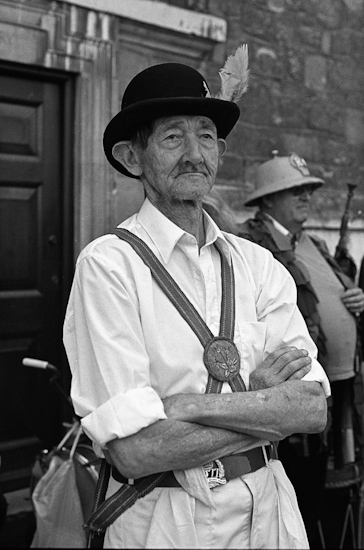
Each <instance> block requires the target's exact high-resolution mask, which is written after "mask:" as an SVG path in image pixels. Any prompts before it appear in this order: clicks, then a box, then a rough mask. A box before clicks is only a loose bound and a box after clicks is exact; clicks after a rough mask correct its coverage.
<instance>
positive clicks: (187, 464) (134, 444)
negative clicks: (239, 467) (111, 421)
mask: <svg viewBox="0 0 364 550" xmlns="http://www.w3.org/2000/svg"><path fill="white" fill-rule="evenodd" d="M254 440H255V438H252V437H249V436H245V435H244V434H242V433H238V432H236V431H230V430H225V429H220V428H210V427H206V426H201V425H197V424H194V423H189V422H181V421H179V420H173V419H167V420H160V421H159V422H156V423H155V424H152V425H151V426H148V427H147V428H144V429H143V430H140V432H138V433H136V434H134V435H132V436H129V437H125V438H123V439H114V440H113V441H110V442H109V443H108V444H107V448H108V451H109V452H110V456H111V459H112V462H113V464H114V465H115V466H116V467H117V468H118V470H119V471H120V472H121V473H122V475H124V476H125V477H127V478H132V479H135V478H139V477H142V476H145V475H148V474H151V473H156V472H163V471H167V470H179V469H187V468H193V467H195V466H201V465H203V464H206V463H207V462H209V461H211V460H214V459H216V458H219V457H221V456H225V455H228V454H231V453H233V452H235V451H238V450H240V449H242V447H243V446H244V445H247V444H251V443H252V442H253V441H254Z"/></svg>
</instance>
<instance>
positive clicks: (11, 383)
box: [0, 74, 63, 482]
mask: <svg viewBox="0 0 364 550" xmlns="http://www.w3.org/2000/svg"><path fill="white" fill-rule="evenodd" d="M61 112H62V94H61V86H60V84H59V83H57V82H53V81H47V80H45V79H38V78H31V77H26V76H24V75H22V76H16V75H15V76H14V75H11V74H9V75H7V74H5V75H1V76H0V454H1V455H2V462H3V465H2V470H1V476H0V480H1V479H2V481H3V482H4V479H5V482H6V481H9V480H10V478H14V476H15V475H16V474H14V471H13V470H14V468H13V467H14V464H15V466H16V468H18V471H19V472H20V471H23V470H24V471H25V469H26V468H27V465H28V464H25V462H26V461H28V462H29V460H30V458H29V457H30V456H31V455H32V453H33V451H34V449H35V448H36V447H38V446H40V445H43V444H46V445H49V444H52V443H53V442H54V439H55V438H56V437H57V430H58V424H59V411H60V405H59V403H58V402H57V398H55V394H54V393H52V389H51V388H50V387H49V385H48V379H47V374H46V373H44V372H38V371H35V370H33V369H30V370H27V368H26V367H24V366H23V365H22V359H23V357H25V356H31V357H36V358H39V359H45V360H48V361H50V362H54V363H55V364H58V365H59V362H60V355H61V328H62V317H63V312H62V309H61V307H62V304H61V285H60V281H61V280H62V277H63V271H62V265H61V258H62V225H61V224H62V200H63V197H62V179H61V178H62V162H61V157H62V150H61V144H62V127H61ZM28 455H29V456H28ZM33 458H34V457H32V459H33ZM19 472H18V473H19Z"/></svg>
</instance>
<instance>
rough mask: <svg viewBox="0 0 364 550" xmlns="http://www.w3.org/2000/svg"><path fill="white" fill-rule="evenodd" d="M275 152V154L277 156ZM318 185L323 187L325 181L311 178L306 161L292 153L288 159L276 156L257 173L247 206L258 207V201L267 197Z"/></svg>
mask: <svg viewBox="0 0 364 550" xmlns="http://www.w3.org/2000/svg"><path fill="white" fill-rule="evenodd" d="M275 153H276V152H274V153H273V154H275ZM308 183H313V184H316V187H321V185H322V184H323V183H325V182H324V180H322V179H320V178H317V177H316V176H311V174H310V171H309V169H308V166H307V164H306V161H305V160H304V159H303V158H301V157H299V156H298V155H296V153H292V154H291V155H290V156H288V157H278V156H274V158H273V159H271V160H267V161H266V162H263V164H261V165H260V166H258V168H257V171H256V187H255V191H254V192H253V193H252V194H251V195H250V196H249V197H248V198H247V200H246V201H245V203H244V204H245V206H256V205H257V203H258V199H260V198H261V197H264V196H265V195H271V194H272V193H277V191H283V190H285V189H291V188H292V187H299V186H300V185H307V184H308Z"/></svg>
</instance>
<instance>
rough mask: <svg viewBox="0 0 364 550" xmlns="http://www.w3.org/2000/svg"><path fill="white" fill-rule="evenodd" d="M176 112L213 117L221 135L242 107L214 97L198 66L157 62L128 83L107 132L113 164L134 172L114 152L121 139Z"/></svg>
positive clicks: (109, 152)
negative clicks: (119, 107) (118, 108)
mask: <svg viewBox="0 0 364 550" xmlns="http://www.w3.org/2000/svg"><path fill="white" fill-rule="evenodd" d="M174 115H197V116H206V117H208V118H210V119H211V120H212V121H213V122H214V123H215V126H216V129H217V135H218V137H219V138H225V137H226V136H227V135H228V134H229V132H230V131H231V130H232V129H233V127H234V126H235V124H236V122H237V120H238V118H239V115H240V109H239V107H238V106H237V104H236V103H234V102H233V101H225V100H223V99H214V98H212V97H211V94H210V91H209V88H208V85H207V82H206V80H205V79H204V77H203V76H202V75H201V74H200V73H199V72H198V71H196V69H194V68H192V67H189V66H187V65H183V64H180V63H162V64H160V65H154V66H153V67H149V68H148V69H145V70H144V71H142V72H141V73H139V74H137V75H136V76H135V77H134V78H133V79H132V80H131V82H130V83H129V85H128V86H127V88H126V90H125V93H124V96H123V100H122V103H121V110H120V111H119V113H118V114H117V115H116V116H114V118H113V119H112V120H111V121H110V122H109V124H108V125H107V127H106V130H105V133H104V151H105V154H106V157H107V159H108V161H109V162H110V164H111V165H112V166H113V167H114V168H115V169H116V170H118V171H119V172H121V173H122V174H125V175H127V176H129V177H138V176H134V175H132V174H130V173H129V172H128V171H127V170H126V168H125V167H124V166H123V165H122V164H120V163H119V162H118V161H117V160H116V159H115V158H114V157H113V155H112V148H113V146H114V145H115V143H117V142H118V141H123V140H129V139H130V138H131V137H132V136H133V134H134V133H135V132H136V131H137V130H138V128H139V127H140V126H142V125H144V124H147V123H149V122H152V121H153V120H155V119H157V118H160V117H164V116H174Z"/></svg>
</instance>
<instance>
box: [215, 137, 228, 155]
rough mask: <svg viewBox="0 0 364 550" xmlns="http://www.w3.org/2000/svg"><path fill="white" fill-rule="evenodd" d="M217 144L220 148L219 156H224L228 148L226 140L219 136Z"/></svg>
mask: <svg viewBox="0 0 364 550" xmlns="http://www.w3.org/2000/svg"><path fill="white" fill-rule="evenodd" d="M217 146H218V148H219V158H220V157H222V155H223V154H224V153H225V151H226V149H227V145H226V141H225V140H224V139H222V138H219V139H218V140H217Z"/></svg>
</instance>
